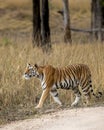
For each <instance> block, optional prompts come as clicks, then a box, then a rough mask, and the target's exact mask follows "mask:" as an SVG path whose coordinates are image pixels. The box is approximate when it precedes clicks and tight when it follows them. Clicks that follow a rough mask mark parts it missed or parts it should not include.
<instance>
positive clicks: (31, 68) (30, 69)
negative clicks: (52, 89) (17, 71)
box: [23, 64, 40, 79]
mask: <svg viewBox="0 0 104 130" xmlns="http://www.w3.org/2000/svg"><path fill="white" fill-rule="evenodd" d="M39 75H40V74H39V72H38V65H37V64H35V65H31V64H27V67H26V70H25V72H24V75H23V78H25V79H30V78H31V77H39Z"/></svg>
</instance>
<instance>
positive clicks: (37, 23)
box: [33, 0, 41, 46]
mask: <svg viewBox="0 0 104 130" xmlns="http://www.w3.org/2000/svg"><path fill="white" fill-rule="evenodd" d="M35 45H36V46H40V45H41V20H40V0H33V46H35Z"/></svg>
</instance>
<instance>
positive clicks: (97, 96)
mask: <svg viewBox="0 0 104 130" xmlns="http://www.w3.org/2000/svg"><path fill="white" fill-rule="evenodd" d="M91 93H92V95H93V96H94V97H95V98H97V99H99V98H101V97H102V95H103V94H102V92H98V94H95V93H94V91H93V89H92V87H91Z"/></svg>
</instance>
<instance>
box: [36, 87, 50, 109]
mask: <svg viewBox="0 0 104 130" xmlns="http://www.w3.org/2000/svg"><path fill="white" fill-rule="evenodd" d="M49 92H50V88H46V89H45V90H43V93H42V95H41V98H40V101H39V104H38V105H37V106H36V107H35V108H42V106H43V104H44V102H45V100H46V98H47V97H48V95H49Z"/></svg>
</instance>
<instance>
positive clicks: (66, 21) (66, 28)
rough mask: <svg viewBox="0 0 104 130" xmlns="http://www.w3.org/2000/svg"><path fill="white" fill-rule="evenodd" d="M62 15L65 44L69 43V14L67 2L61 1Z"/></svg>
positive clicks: (66, 0) (65, 0)
mask: <svg viewBox="0 0 104 130" xmlns="http://www.w3.org/2000/svg"><path fill="white" fill-rule="evenodd" d="M63 11H64V12H63V14H64V31H65V34H64V41H65V42H66V43H71V42H72V40H71V30H70V13H69V2H68V0H63Z"/></svg>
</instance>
